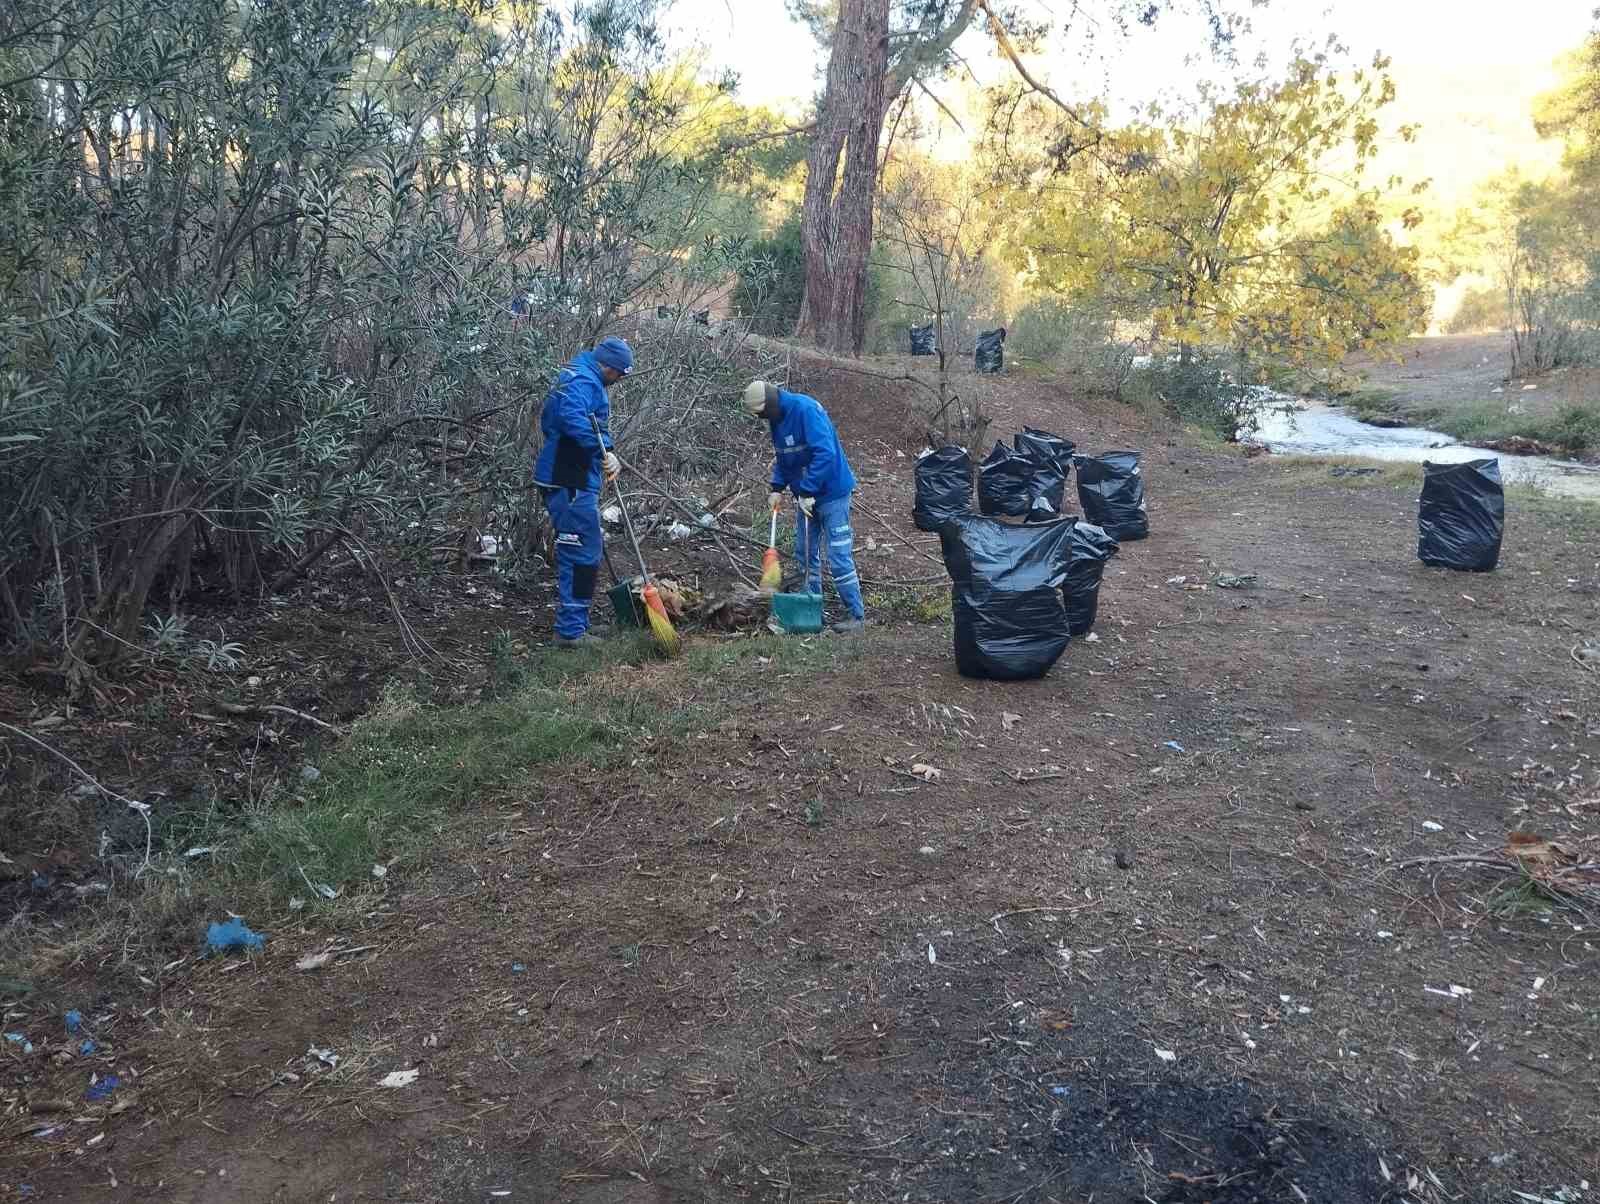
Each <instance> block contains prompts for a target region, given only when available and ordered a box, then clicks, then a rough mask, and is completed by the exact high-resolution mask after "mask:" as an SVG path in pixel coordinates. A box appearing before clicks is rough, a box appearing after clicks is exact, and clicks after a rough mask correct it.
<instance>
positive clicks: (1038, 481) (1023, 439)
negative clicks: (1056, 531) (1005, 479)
mask: <svg viewBox="0 0 1600 1204" xmlns="http://www.w3.org/2000/svg"><path fill="white" fill-rule="evenodd" d="M1011 442H1012V446H1013V447H1015V448H1016V450H1017V452H1018V454H1019V455H1024V456H1027V457H1028V459H1030V460H1032V461H1033V464H1034V471H1033V481H1032V483H1031V485H1030V489H1029V492H1030V495H1031V496H1030V500H1029V509H1028V521H1029V522H1053V521H1054V520H1056V519H1058V518H1060V517H1061V512H1062V508H1063V506H1064V505H1065V502H1066V494H1067V477H1068V475H1069V474H1070V473H1071V472H1072V449H1073V447H1074V444H1073V442H1072V440H1071V439H1063V438H1062V437H1061V436H1060V435H1052V434H1051V433H1050V432H1049V431H1038V430H1034V428H1033V427H1031V426H1025V427H1023V428H1022V431H1021V433H1020V434H1018V435H1017V436H1016V437H1015V438H1014V439H1012V441H1011Z"/></svg>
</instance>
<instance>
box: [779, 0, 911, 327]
mask: <svg viewBox="0 0 1600 1204" xmlns="http://www.w3.org/2000/svg"><path fill="white" fill-rule="evenodd" d="M888 55H889V0H842V2H841V3H840V5H839V24H838V26H837V27H836V28H835V30H834V36H833V53H832V55H831V56H830V57H829V60H828V80H827V86H826V89H825V91H824V92H823V97H822V103H821V106H820V111H819V113H818V118H817V125H816V133H815V136H814V137H813V139H812V143H811V148H810V151H809V153H808V154H807V156H806V190H805V200H804V202H803V205H802V208H801V242H802V245H803V246H804V250H805V263H806V285H805V303H804V306H803V308H802V311H801V315H800V326H799V330H798V333H800V334H803V335H809V336H810V337H811V338H812V339H813V340H815V342H816V343H817V345H818V346H819V347H824V348H826V349H827V350H829V351H835V352H846V353H849V354H852V355H854V354H859V353H860V351H861V348H862V345H863V344H864V343H865V341H866V327H867V311H866V297H867V255H868V252H869V251H870V249H871V247H872V208H873V199H874V196H875V195H876V192H877V186H878V142H879V139H880V138H881V136H882V131H883V119H884V114H885V111H886V102H885V95H884V94H885V75H886V74H887V70H888ZM841 156H842V157H843V160H844V161H843V165H842V167H841V164H840V158H841Z"/></svg>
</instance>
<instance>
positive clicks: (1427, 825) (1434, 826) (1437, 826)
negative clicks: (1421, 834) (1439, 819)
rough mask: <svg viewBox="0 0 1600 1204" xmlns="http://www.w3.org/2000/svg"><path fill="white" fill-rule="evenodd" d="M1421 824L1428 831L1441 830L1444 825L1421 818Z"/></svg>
mask: <svg viewBox="0 0 1600 1204" xmlns="http://www.w3.org/2000/svg"><path fill="white" fill-rule="evenodd" d="M1422 826H1423V827H1424V828H1426V829H1427V830H1428V831H1429V832H1443V831H1444V825H1443V824H1436V823H1434V822H1433V820H1431V819H1425V820H1423V821H1422Z"/></svg>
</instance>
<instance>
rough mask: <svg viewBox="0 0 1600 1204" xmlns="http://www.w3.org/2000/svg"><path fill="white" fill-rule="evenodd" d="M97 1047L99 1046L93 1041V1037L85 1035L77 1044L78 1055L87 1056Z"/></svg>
mask: <svg viewBox="0 0 1600 1204" xmlns="http://www.w3.org/2000/svg"><path fill="white" fill-rule="evenodd" d="M99 1048H100V1047H99V1046H98V1045H96V1044H95V1043H94V1039H93V1038H91V1037H85V1038H84V1039H83V1041H82V1043H81V1044H79V1046H78V1056H79V1057H80V1058H87V1057H88V1056H89V1055H90V1054H92V1053H94V1052H95V1050H97V1049H99Z"/></svg>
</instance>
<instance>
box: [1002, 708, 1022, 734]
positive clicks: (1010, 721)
mask: <svg viewBox="0 0 1600 1204" xmlns="http://www.w3.org/2000/svg"><path fill="white" fill-rule="evenodd" d="M1021 722H1022V716H1021V715H1014V714H1012V713H1011V712H1010V711H1001V712H1000V726H1001V727H1003V728H1005V729H1006V731H1008V732H1009V731H1010V730H1011V729H1012V728H1014V727H1016V726H1017V724H1019V723H1021Z"/></svg>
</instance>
